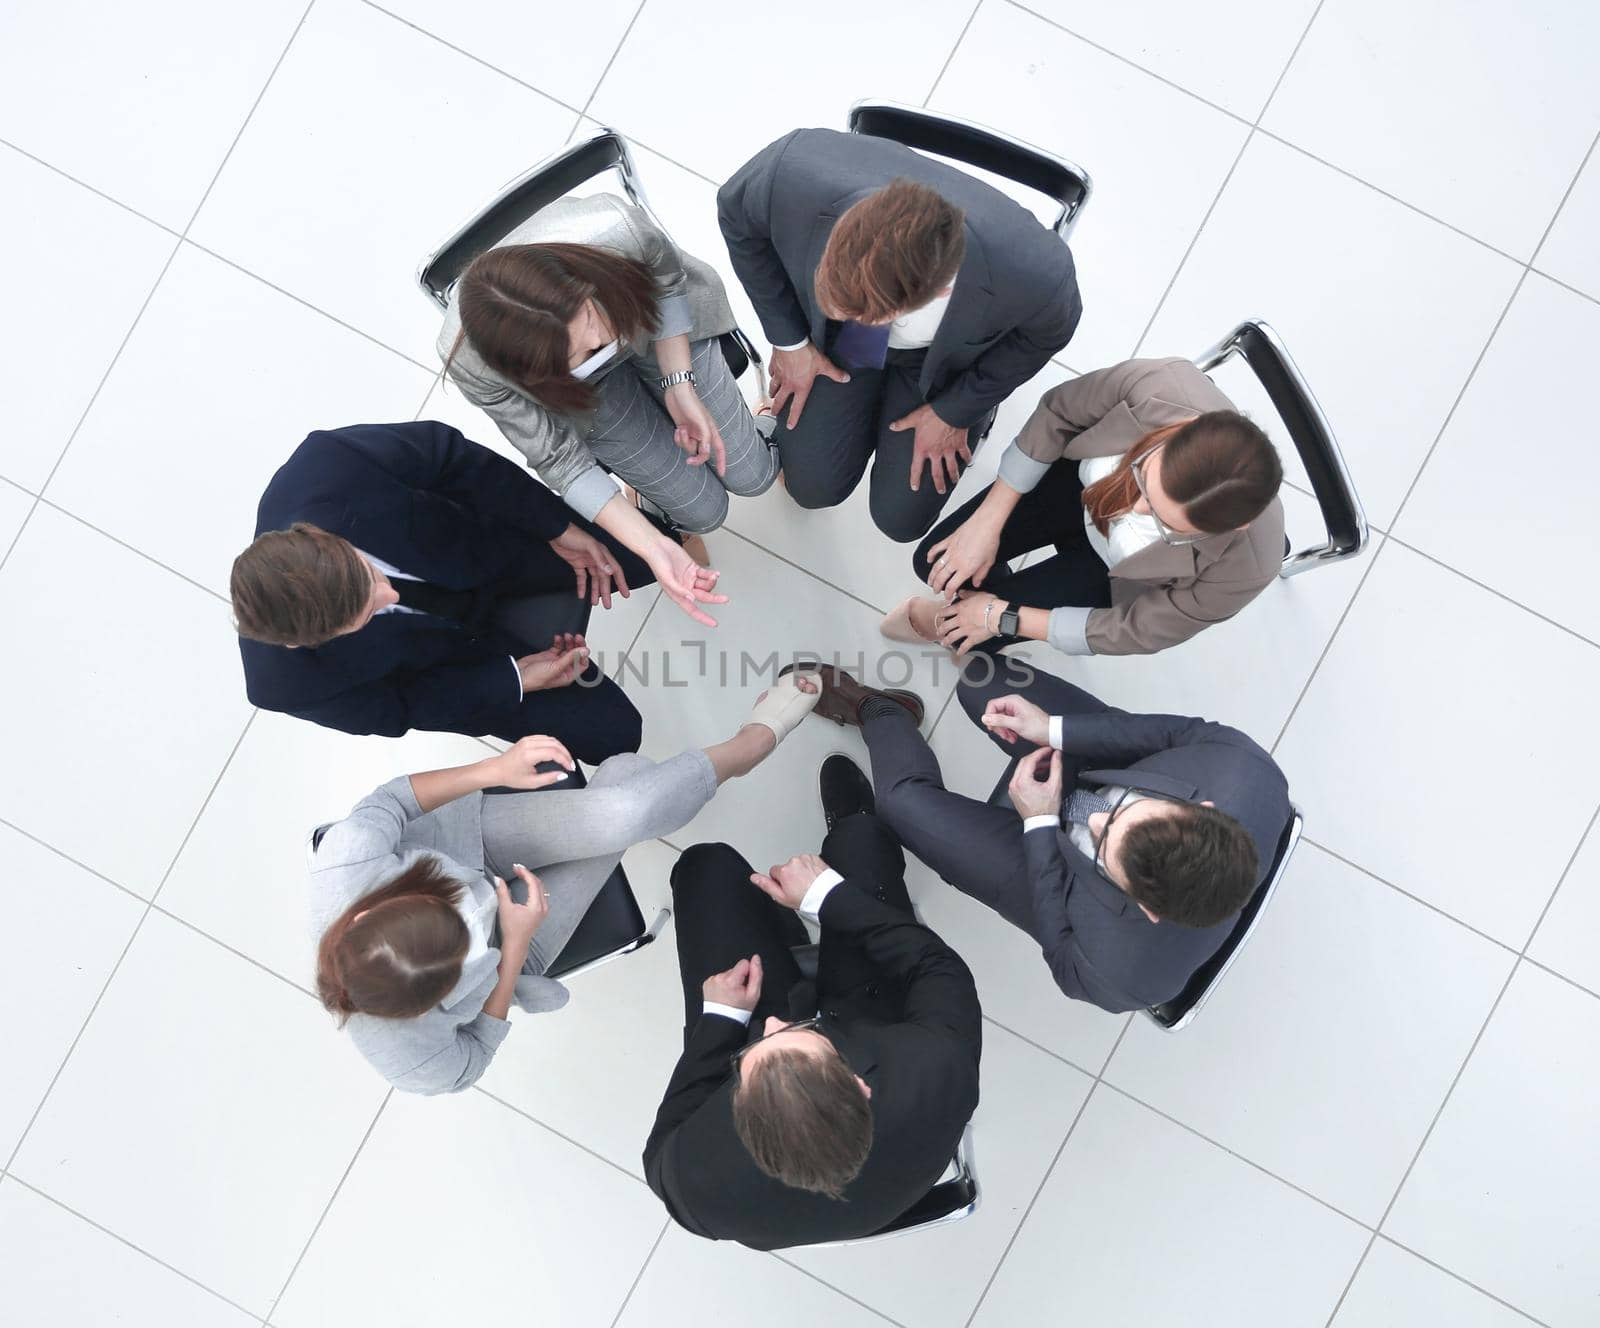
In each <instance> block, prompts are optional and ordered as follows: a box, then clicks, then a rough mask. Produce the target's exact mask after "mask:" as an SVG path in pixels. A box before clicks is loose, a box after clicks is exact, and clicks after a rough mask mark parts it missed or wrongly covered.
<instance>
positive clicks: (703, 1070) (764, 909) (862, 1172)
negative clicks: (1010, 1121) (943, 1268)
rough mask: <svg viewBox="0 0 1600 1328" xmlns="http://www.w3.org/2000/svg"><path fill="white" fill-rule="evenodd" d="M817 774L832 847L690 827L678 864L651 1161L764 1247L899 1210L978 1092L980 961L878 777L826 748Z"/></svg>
mask: <svg viewBox="0 0 1600 1328" xmlns="http://www.w3.org/2000/svg"><path fill="white" fill-rule="evenodd" d="M891 704H904V702H891ZM919 709H920V705H919ZM822 790H823V808H824V812H825V815H826V818H827V822H828V827H829V833H828V837H827V838H826V839H825V840H824V841H823V845H822V852H821V854H820V855H813V854H802V855H800V856H798V857H794V858H791V859H790V860H789V861H788V862H786V863H783V864H782V865H780V866H777V867H774V868H772V870H771V871H770V872H765V873H763V872H756V871H754V870H752V868H751V866H750V864H749V863H748V862H746V861H745V860H744V858H742V857H741V856H740V855H739V854H738V853H737V852H735V851H734V850H733V849H732V848H730V847H729V846H728V845H726V844H698V845H696V846H694V847H693V848H691V849H689V850H688V851H687V852H685V853H684V854H683V856H682V857H681V858H680V859H679V860H678V863H677V866H676V867H675V868H674V870H673V874H672V893H673V901H674V908H675V911H676V914H677V916H676V919H675V922H676V928H677V937H678V959H679V965H680V967H681V970H682V974H683V982H684V1000H685V1005H686V1017H685V1029H684V1051H683V1055H682V1057H681V1058H680V1059H679V1061H678V1064H677V1067H676V1068H675V1069H674V1071H673V1074H672V1078H671V1080H670V1082H669V1083H668V1085H667V1091H666V1096H665V1098H664V1100H663V1101H662V1104H661V1108H660V1111H659V1112H658V1114H657V1116H656V1122H655V1127H654V1129H653V1130H652V1131H651V1133H650V1138H649V1141H648V1142H647V1143H646V1144H645V1149H644V1168H645V1177H646V1179H647V1180H648V1181H649V1183H650V1188H651V1189H653V1190H654V1191H655V1192H656V1194H657V1195H659V1196H660V1198H661V1199H662V1201H663V1202H664V1203H665V1204H666V1206H667V1209H668V1211H669V1212H670V1213H671V1215H672V1217H673V1218H674V1220H676V1221H677V1222H678V1223H679V1224H680V1225H681V1226H683V1227H685V1228H687V1229H688V1230H689V1231H692V1232H694V1233H696V1234H697V1235H701V1236H706V1237H709V1238H710V1239H713V1240H736V1241H738V1242H740V1243H741V1244H744V1245H748V1246H750V1247H752V1248H754V1249H761V1250H773V1249H783V1248H786V1247H790V1246H795V1245H810V1244H816V1243H818V1242H821V1241H834V1240H849V1239H853V1238H856V1237H861V1236H867V1235H871V1234H872V1233H873V1232H875V1231H878V1230H880V1229H881V1228H883V1227H884V1226H886V1225H887V1224H889V1223H890V1222H892V1221H894V1220H895V1219H896V1218H898V1217H900V1216H901V1215H902V1214H904V1213H905V1212H906V1211H907V1210H908V1209H910V1208H911V1207H912V1205H913V1204H915V1203H916V1202H917V1201H918V1200H919V1199H921V1198H922V1197H923V1196H924V1195H925V1194H926V1193H927V1192H928V1190H929V1189H931V1188H932V1187H933V1185H934V1184H935V1182H936V1181H937V1180H938V1179H939V1177H940V1175H941V1174H942V1173H943V1171H944V1170H945V1168H946V1167H947V1166H948V1165H949V1163H950V1161H951V1159H952V1157H953V1156H954V1154H955V1150H956V1145H957V1144H958V1142H959V1141H960V1138H961V1133H962V1130H963V1129H964V1128H965V1126H966V1124H967V1121H968V1120H969V1119H970V1118H971V1116H972V1113H973V1110H974V1109H975V1108H976V1107H977V1104H978V1058H979V1053H980V1051H981V1046H982V1012H981V1010H980V1009H979V1006H978V996H977V991H976V988H975V987H974V985H973V980H972V974H971V973H970V972H969V971H968V969H967V966H966V964H964V963H963V962H962V960H961V958H960V956H958V955H957V954H956V953H955V952H954V951H953V950H951V949H950V947H949V946H947V945H946V944H945V943H944V942H943V941H941V940H940V939H939V937H938V936H936V935H934V933H933V932H931V931H930V930H928V928H926V927H924V926H922V925H921V924H920V923H918V922H917V920H916V918H915V917H914V916H913V914H912V911H911V901H910V898H909V897H908V896H907V894H906V887H905V855H904V853H903V852H902V851H901V848H900V845H899V843H898V841H897V840H896V839H895V837H894V835H893V833H892V832H891V831H890V830H889V829H888V828H887V826H885V824H884V823H883V822H882V821H881V820H879V819H878V818H877V817H875V816H874V815H873V814H872V807H873V802H872V789H871V786H870V785H869V784H868V783H867V780H866V776H865V775H863V774H862V773H861V771H860V770H859V769H857V768H856V767H855V766H854V765H853V764H852V763H851V762H850V761H849V760H848V759H847V758H845V757H843V756H832V757H829V758H828V760H827V762H825V763H824V766H823V773H822ZM796 913H799V914H801V915H805V916H809V917H811V918H812V919H813V920H814V921H817V922H818V923H819V924H820V927H821V942H820V946H819V948H818V951H817V956H816V958H817V968H816V978H815V981H814V982H813V981H810V980H808V979H806V978H805V977H803V976H802V972H801V969H800V966H799V965H798V964H797V962H796V959H795V956H794V954H793V953H792V950H791V947H793V946H803V945H805V944H806V942H807V939H808V938H807V933H806V929H805V927H804V926H803V924H802V923H801V922H800V920H799V918H798V917H797V916H796Z"/></svg>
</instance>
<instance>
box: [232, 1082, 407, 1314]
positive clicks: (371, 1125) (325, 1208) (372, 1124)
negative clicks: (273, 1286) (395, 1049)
mask: <svg viewBox="0 0 1600 1328" xmlns="http://www.w3.org/2000/svg"><path fill="white" fill-rule="evenodd" d="M394 1093H395V1090H394V1089H393V1087H391V1088H390V1089H389V1090H388V1092H386V1093H385V1094H384V1095H383V1101H382V1102H380V1103H378V1109H377V1110H376V1111H375V1112H373V1113H372V1119H371V1120H370V1121H368V1122H367V1128H366V1132H365V1133H364V1134H363V1135H362V1136H361V1142H360V1143H358V1144H357V1145H356V1150H355V1152H354V1153H352V1154H351V1155H350V1161H349V1162H347V1163H346V1164H345V1168H344V1171H343V1172H341V1173H340V1175H339V1181H338V1184H336V1185H335V1186H334V1187H333V1193H332V1194H330V1195H329V1196H328V1202H327V1203H325V1204H323V1205H322V1212H321V1213H319V1214H318V1215H317V1220H316V1222H315V1223H314V1224H313V1225H312V1228H311V1234H310V1235H309V1236H307V1237H306V1243H305V1244H304V1245H302V1246H301V1247H300V1253H299V1254H298V1255H297V1256H296V1257H295V1261H294V1263H293V1265H292V1266H291V1267H290V1269H289V1276H288V1277H286V1278H284V1279H283V1285H282V1286H281V1287H279V1288H278V1294H277V1295H275V1296H274V1297H273V1298H272V1304H271V1305H270V1306H269V1307H268V1308H267V1312H266V1314H264V1315H263V1316H262V1318H263V1319H271V1318H272V1316H273V1315H274V1314H276V1313H277V1312H278V1305H279V1304H280V1303H281V1302H282V1300H283V1297H284V1293H285V1292H287V1291H288V1290H289V1286H290V1284H291V1283H292V1282H293V1281H294V1277H295V1274H296V1273H298V1272H299V1271H300V1265H301V1264H302V1263H304V1262H305V1258H306V1255H307V1254H308V1253H310V1251H311V1243H312V1242H313V1241H314V1240H316V1238H317V1233H318V1232H320V1231H321V1230H322V1224H323V1223H324V1222H326V1221H327V1220H328V1214H329V1213H330V1212H331V1211H332V1210H333V1205H334V1203H335V1202H336V1201H337V1200H338V1198H339V1195H340V1193H341V1192H342V1191H343V1189H344V1183H345V1182H346V1181H347V1180H349V1179H350V1173H351V1172H352V1171H354V1170H355V1165H356V1163H357V1162H359V1161H360V1160H361V1152H362V1150H363V1149H364V1148H366V1146H367V1141H368V1140H369V1139H371V1138H372V1132H373V1131H374V1130H376V1129H377V1128H378V1122H379V1121H380V1120H381V1119H382V1118H383V1112H384V1108H386V1107H387V1106H388V1105H389V1103H390V1101H391V1100H392V1099H393V1098H394Z"/></svg>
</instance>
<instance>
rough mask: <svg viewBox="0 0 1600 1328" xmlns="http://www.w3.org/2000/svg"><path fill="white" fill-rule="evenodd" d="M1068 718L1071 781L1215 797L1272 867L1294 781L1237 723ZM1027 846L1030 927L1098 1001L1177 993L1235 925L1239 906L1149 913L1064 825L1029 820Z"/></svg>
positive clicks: (1262, 874)
mask: <svg viewBox="0 0 1600 1328" xmlns="http://www.w3.org/2000/svg"><path fill="white" fill-rule="evenodd" d="M1061 727H1062V735H1061V752H1062V783H1063V786H1064V787H1068V788H1070V787H1071V786H1072V784H1073V782H1074V781H1076V782H1078V783H1085V784H1093V785H1107V784H1119V785H1122V786H1124V787H1127V788H1133V789H1139V790H1142V791H1144V792H1147V793H1158V794H1163V795H1165V796H1167V797H1171V798H1181V799H1183V800H1185V801H1188V802H1201V801H1207V800H1209V801H1211V802H1214V803H1215V804H1216V806H1217V810H1218V811H1222V812H1226V813H1227V814H1228V815H1229V816H1231V817H1233V818H1234V819H1235V820H1237V821H1238V822H1239V823H1240V824H1241V825H1243V826H1244V828H1245V830H1246V831H1248V832H1249V835H1250V838H1251V839H1252V840H1254V841H1255V846H1256V853H1257V854H1258V856H1259V857H1260V871H1259V873H1258V876H1257V882H1256V883H1257V885H1259V884H1260V883H1261V882H1262V881H1264V880H1265V879H1266V877H1267V874H1268V872H1270V870H1271V868H1272V859H1273V855H1274V854H1275V853H1276V852H1277V847H1278V839H1279V837H1280V836H1281V835H1282V834H1283V829H1284V827H1285V826H1286V825H1287V824H1288V823H1289V788H1288V784H1287V782H1286V781H1285V779H1284V777H1283V772H1282V771H1281V770H1279V769H1278V767H1277V765H1276V764H1275V763H1274V762H1273V760H1272V757H1270V756H1269V755H1268V754H1267V753H1266V752H1265V751H1264V750H1263V749H1262V748H1261V747H1259V746H1257V745H1256V743H1254V742H1253V741H1251V740H1250V739H1249V738H1248V737H1246V736H1245V735H1244V734H1243V733H1241V732H1239V730H1238V729H1232V728H1228V727H1227V726H1226V725H1223V724H1213V723H1210V722H1208V721H1207V720H1203V719H1189V718H1185V717H1184V716H1182V715H1133V714H1129V713H1128V712H1126V711H1123V710H1100V711H1091V712H1087V713H1074V714H1069V715H1066V716H1065V717H1064V719H1063V721H1062V725H1061ZM1023 851H1024V856H1025V858H1026V861H1027V868H1028V880H1029V887H1030V889H1031V891H1032V894H1033V917H1034V939H1036V940H1037V941H1038V942H1039V944H1040V946H1041V947H1042V948H1043V950H1044V954H1045V958H1046V960H1047V961H1048V962H1049V964H1050V971H1051V973H1052V975H1053V976H1054V977H1055V980H1056V985H1057V986H1059V987H1060V988H1061V990H1062V991H1064V992H1066V993H1067V995H1069V996H1074V997H1077V998H1078V999H1079V1000H1085V1001H1092V1002H1093V1003H1094V1004H1096V1005H1098V1006H1100V1007H1101V1008H1102V1009H1105V1010H1136V1009H1139V1008H1140V1007H1142V1006H1147V1005H1154V1004H1157V1003H1158V1002H1161V1001H1165V1000H1170V999H1171V998H1172V997H1174V996H1176V995H1177V994H1178V993H1179V992H1180V991H1182V990H1183V988H1184V986H1185V984H1186V983H1187V982H1188V981H1189V979H1190V977H1192V976H1193V975H1194V972H1195V970H1196V969H1198V968H1199V967H1200V965H1201V964H1203V963H1204V962H1205V961H1206V960H1207V959H1209V958H1210V957H1211V956H1212V955H1213V954H1215V953H1216V952H1217V949H1218V948H1219V947H1220V946H1221V945H1222V942H1223V941H1224V940H1226V939H1227V936H1228V933H1229V931H1231V930H1232V928H1233V924H1234V921H1235V919H1234V918H1229V919H1228V920H1226V921H1225V922H1221V923H1218V924H1217V925H1216V926H1214V927H1204V928H1198V927H1184V926H1180V925H1179V924H1177V923H1175V922H1151V921H1150V919H1149V918H1148V917H1146V916H1145V914H1144V912H1143V911H1142V910H1141V909H1140V907H1139V906H1138V904H1136V903H1134V901H1133V900H1132V899H1131V898H1129V897H1128V896H1127V895H1126V894H1124V893H1123V892H1122V891H1121V890H1119V889H1118V888H1117V887H1116V886H1115V885H1114V884H1113V883H1112V882H1110V881H1108V880H1106V879H1105V877H1103V876H1101V875H1100V873H1099V872H1098V871H1097V870H1096V868H1095V865H1094V863H1093V861H1091V860H1090V859H1089V858H1088V857H1087V856H1086V855H1085V854H1083V853H1081V852H1080V851H1079V850H1078V848H1077V846H1076V845H1075V844H1074V843H1073V842H1072V840H1071V838H1070V837H1069V836H1068V834H1067V832H1066V830H1065V829H1064V828H1063V829H1058V830H1051V829H1050V828H1049V827H1048V826H1045V827H1042V828H1040V829H1038V830H1032V831H1029V832H1028V833H1026V834H1025V835H1024V836H1023Z"/></svg>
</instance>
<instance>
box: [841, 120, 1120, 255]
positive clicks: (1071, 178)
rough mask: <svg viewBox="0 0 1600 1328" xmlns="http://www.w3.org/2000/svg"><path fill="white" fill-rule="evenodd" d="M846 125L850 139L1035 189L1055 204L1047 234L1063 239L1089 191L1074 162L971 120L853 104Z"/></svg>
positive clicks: (1083, 174) (1085, 175) (1085, 177)
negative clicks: (866, 138)
mask: <svg viewBox="0 0 1600 1328" xmlns="http://www.w3.org/2000/svg"><path fill="white" fill-rule="evenodd" d="M847 125H848V128H849V130H850V132H851V133H852V134H870V135H871V136H872V137H874V138H888V139H893V140H894V141H895V142H896V143H903V144H905V146H906V147H908V148H916V149H918V150H919V151H922V152H932V153H934V154H935V155H937V156H940V157H949V158H950V159H951V160H952V161H959V162H963V163H965V164H966V165H968V166H976V167H977V168H978V169H979V170H984V171H991V172H993V173H994V174H995V175H1000V176H1004V177H1005V178H1006V179H1008V180H1014V181H1016V182H1017V183H1018V184H1021V185H1026V186H1027V187H1028V188H1030V189H1037V190H1038V191H1039V192H1040V193H1041V194H1044V195H1046V196H1047V197H1049V198H1052V199H1054V200H1055V201H1056V202H1057V203H1058V204H1060V206H1061V212H1060V214H1059V215H1058V216H1057V217H1056V220H1055V224H1054V227H1053V229H1054V230H1055V233H1056V234H1057V235H1059V236H1060V237H1061V238H1062V239H1063V240H1066V239H1067V238H1068V237H1069V236H1070V235H1071V234H1072V228H1073V227H1074V226H1075V225H1077V222H1078V216H1079V214H1080V213H1081V212H1082V211H1083V209H1084V207H1085V205H1086V204H1087V203H1088V202H1089V195H1090V194H1091V193H1092V192H1093V190H1094V181H1093V180H1091V179H1090V178H1089V172H1088V171H1086V170H1084V169H1083V167H1081V166H1079V165H1078V164H1077V163H1076V162H1071V161H1068V160H1067V159H1066V158H1065V157H1058V156H1056V155H1055V154H1054V153H1053V152H1046V151H1045V150H1044V149H1043V148H1038V147H1035V146H1033V144H1031V143H1025V142H1023V141H1022V140H1021V139H1020V138H1012V137H1011V136H1010V135H1009V134H1002V133H1001V132H1000V131H999V130H998V129H990V128H989V127H988V126H987V125H981V124H978V123H977V122H976V121H974V120H963V119H961V118H959V117H958V116H954V115H940V114H937V113H936V112H933V111H929V110H924V109H923V108H922V107H920V106H907V105H905V104H903V103H901V102H894V101H858V102H857V103H856V104H855V105H854V106H852V107H851V108H850V117H849V120H848V121H847Z"/></svg>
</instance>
